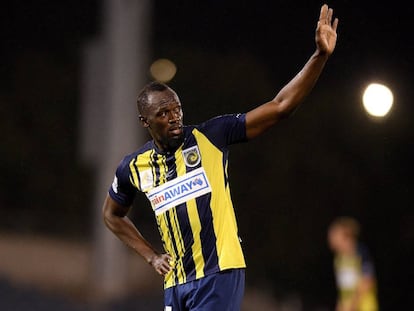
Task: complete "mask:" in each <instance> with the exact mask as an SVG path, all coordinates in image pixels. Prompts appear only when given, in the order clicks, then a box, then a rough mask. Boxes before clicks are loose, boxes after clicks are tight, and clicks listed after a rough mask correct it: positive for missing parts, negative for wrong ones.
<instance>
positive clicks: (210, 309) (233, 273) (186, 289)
mask: <svg viewBox="0 0 414 311" xmlns="http://www.w3.org/2000/svg"><path fill="white" fill-rule="evenodd" d="M243 294H244V269H230V270H225V271H222V272H218V273H214V274H211V275H207V276H205V277H203V278H201V279H199V280H195V281H192V282H188V283H185V284H181V285H177V286H173V287H170V288H167V289H166V290H165V294H164V301H165V311H240V308H241V302H242V299H243Z"/></svg>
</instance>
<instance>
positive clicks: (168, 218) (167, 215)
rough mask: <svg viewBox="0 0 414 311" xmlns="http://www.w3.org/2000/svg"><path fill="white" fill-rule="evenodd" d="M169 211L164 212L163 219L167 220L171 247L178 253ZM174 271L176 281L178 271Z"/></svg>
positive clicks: (176, 281)
mask: <svg viewBox="0 0 414 311" xmlns="http://www.w3.org/2000/svg"><path fill="white" fill-rule="evenodd" d="M170 212H171V211H167V212H165V220H166V222H167V226H168V231H169V232H170V235H169V236H170V239H171V244H172V246H173V249H174V253H175V254H176V255H178V248H177V241H176V240H175V238H174V235H173V234H172V232H173V230H172V225H171V217H170ZM177 268H178V267H176V269H177ZM174 272H175V275H174V280H175V283H178V273H177V271H174Z"/></svg>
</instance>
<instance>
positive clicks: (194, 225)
mask: <svg viewBox="0 0 414 311" xmlns="http://www.w3.org/2000/svg"><path fill="white" fill-rule="evenodd" d="M175 158H176V163H180V164H181V165H180V166H178V167H177V173H178V175H179V176H181V175H184V174H185V173H186V167H185V165H184V159H183V154H182V150H181V149H180V150H178V151H177V152H176V153H175ZM186 204H187V213H188V218H189V223H190V225H191V231H192V233H193V240H194V243H193V245H192V247H191V251H192V254H193V260H194V263H195V270H196V278H197V279H198V278H200V277H203V276H204V265H205V263H204V257H203V254H202V246H201V239H200V232H201V222H200V217H199V215H198V210H197V204H196V200H195V199H192V200H190V201H188V202H187V203H186Z"/></svg>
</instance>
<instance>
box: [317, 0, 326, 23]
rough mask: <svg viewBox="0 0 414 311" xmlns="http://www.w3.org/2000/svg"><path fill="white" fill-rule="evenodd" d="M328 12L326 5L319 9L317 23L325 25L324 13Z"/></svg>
mask: <svg viewBox="0 0 414 311" xmlns="http://www.w3.org/2000/svg"><path fill="white" fill-rule="evenodd" d="M327 12H328V5H326V4H324V5H322V7H321V13H320V14H319V23H321V24H325V21H326V13H327Z"/></svg>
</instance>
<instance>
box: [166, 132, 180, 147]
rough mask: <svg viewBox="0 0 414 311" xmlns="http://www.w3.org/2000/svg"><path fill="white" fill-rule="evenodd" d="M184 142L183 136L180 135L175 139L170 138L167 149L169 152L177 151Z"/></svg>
mask: <svg viewBox="0 0 414 311" xmlns="http://www.w3.org/2000/svg"><path fill="white" fill-rule="evenodd" d="M183 141H184V135H183V134H181V135H180V136H177V137H171V138H169V139H168V142H167V145H168V149H170V150H175V149H177V148H178V147H179V146H180V145H181V144H182V143H183Z"/></svg>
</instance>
